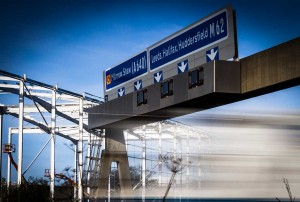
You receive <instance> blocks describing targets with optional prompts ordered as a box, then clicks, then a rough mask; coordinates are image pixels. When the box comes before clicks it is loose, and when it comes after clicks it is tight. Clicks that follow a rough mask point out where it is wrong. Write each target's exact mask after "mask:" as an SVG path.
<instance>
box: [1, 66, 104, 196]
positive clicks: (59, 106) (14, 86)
mask: <svg viewBox="0 0 300 202" xmlns="http://www.w3.org/2000/svg"><path fill="white" fill-rule="evenodd" d="M0 82H1V83H0V91H1V94H15V95H18V96H19V104H18V105H13V104H2V105H1V106H0V108H1V119H2V118H3V115H10V116H13V117H16V118H18V122H19V123H18V127H17V128H9V133H8V143H7V144H6V145H12V144H13V143H12V142H11V140H12V135H13V134H16V135H18V144H17V147H18V149H17V151H18V160H17V163H16V166H15V167H16V169H17V174H18V175H17V184H18V185H20V184H21V183H22V176H23V174H24V173H26V172H27V171H28V169H29V168H30V167H31V165H32V164H33V163H34V162H35V160H36V159H37V158H38V156H39V155H40V154H41V152H42V151H43V150H44V148H45V147H46V145H48V144H49V143H50V148H51V152H50V154H51V156H50V194H51V198H54V197H55V194H54V190H55V189H54V188H55V175H56V173H55V141H56V138H55V137H56V135H58V136H61V137H63V138H65V139H68V140H70V141H71V142H72V143H73V144H74V145H75V148H76V149H75V154H74V155H75V160H74V168H75V170H76V171H75V172H76V175H77V177H75V181H76V186H75V187H74V189H75V192H74V193H75V197H76V198H77V199H78V200H82V199H83V197H84V196H83V193H84V191H83V175H84V174H86V173H84V164H83V144H84V142H86V143H87V145H88V150H89V151H88V152H90V151H93V150H94V149H93V148H94V146H93V144H90V142H92V141H93V142H95V141H97V142H98V143H97V147H101V142H102V136H103V133H102V131H101V130H89V129H88V126H87V113H86V109H87V108H89V107H92V106H97V105H99V104H101V103H102V101H100V100H99V99H96V98H93V97H91V96H90V95H89V96H86V95H85V94H83V95H80V94H76V93H73V92H70V91H67V90H64V89H61V88H58V86H51V85H48V84H44V83H42V82H39V81H35V80H32V79H29V78H27V77H26V75H24V76H19V75H15V74H12V73H9V72H6V71H2V70H1V71H0ZM25 99H28V100H29V102H30V104H25ZM8 101H10V103H15V102H16V101H15V100H14V99H11V100H9V99H8ZM57 119H59V120H57ZM24 122H27V123H30V124H31V125H32V126H30V127H24V124H23V123H24ZM1 123H2V121H1ZM1 127H2V124H1ZM35 133H38V134H43V133H46V134H49V135H50V138H49V140H48V141H47V142H46V143H45V145H44V146H43V147H42V148H41V150H40V151H39V153H38V154H37V155H36V157H35V158H34V159H33V160H32V162H31V163H30V164H29V165H28V167H27V168H26V169H25V170H23V167H24V165H23V136H24V134H35ZM1 140H2V134H1ZM0 145H1V146H2V142H1V143H0ZM1 150H2V149H1ZM9 155H11V153H9ZM96 155H100V154H99V153H96ZM88 156H89V158H87V164H88V165H90V164H91V162H90V159H91V158H92V156H90V154H88ZM97 157H98V156H97ZM0 162H2V156H1V158H0ZM11 162H12V158H8V172H7V182H8V183H7V186H8V187H9V186H10V183H11V180H10V178H11V174H10V172H11V169H10V165H11ZM87 167H89V170H88V171H87V176H88V178H89V177H90V173H89V172H90V171H91V170H90V169H91V166H87ZM76 179H77V180H76ZM87 193H89V189H87Z"/></svg>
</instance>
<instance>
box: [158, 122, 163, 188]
mask: <svg viewBox="0 0 300 202" xmlns="http://www.w3.org/2000/svg"><path fill="white" fill-rule="evenodd" d="M161 136H162V135H161V122H159V123H158V155H159V156H161V155H162V143H161ZM158 163H159V165H158V186H159V187H161V184H162V162H161V160H160V159H159V160H158Z"/></svg>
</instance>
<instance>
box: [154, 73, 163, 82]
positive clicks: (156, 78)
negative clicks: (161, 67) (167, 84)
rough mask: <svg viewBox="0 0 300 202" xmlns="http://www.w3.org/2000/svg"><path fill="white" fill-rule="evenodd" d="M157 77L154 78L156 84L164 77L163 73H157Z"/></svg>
mask: <svg viewBox="0 0 300 202" xmlns="http://www.w3.org/2000/svg"><path fill="white" fill-rule="evenodd" d="M155 75H156V76H154V79H155V80H156V82H159V81H160V79H161V76H162V74H161V72H157V73H156V74H155Z"/></svg>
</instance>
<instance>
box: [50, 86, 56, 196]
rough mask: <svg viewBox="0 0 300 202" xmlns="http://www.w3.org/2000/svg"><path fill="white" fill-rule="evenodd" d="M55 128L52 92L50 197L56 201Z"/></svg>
mask: <svg viewBox="0 0 300 202" xmlns="http://www.w3.org/2000/svg"><path fill="white" fill-rule="evenodd" d="M55 127H56V91H55V90H52V100H51V141H50V197H51V199H52V200H53V199H54V188H55Z"/></svg>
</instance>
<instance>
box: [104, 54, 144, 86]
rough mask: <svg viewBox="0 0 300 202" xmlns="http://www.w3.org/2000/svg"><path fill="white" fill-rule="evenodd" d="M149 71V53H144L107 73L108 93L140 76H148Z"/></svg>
mask: <svg viewBox="0 0 300 202" xmlns="http://www.w3.org/2000/svg"><path fill="white" fill-rule="evenodd" d="M147 71H148V66H147V51H144V52H142V53H140V54H138V55H136V56H134V57H132V58H130V59H129V60H127V61H125V62H123V63H121V64H119V65H117V66H115V67H113V68H110V69H108V70H106V71H105V87H106V91H108V90H111V89H113V88H114V87H116V86H119V85H122V84H124V83H125V82H128V81H130V80H132V79H134V78H136V77H138V76H141V75H143V74H146V73H147Z"/></svg>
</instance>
